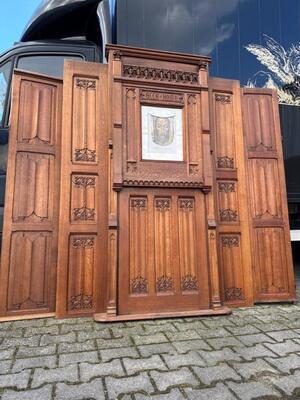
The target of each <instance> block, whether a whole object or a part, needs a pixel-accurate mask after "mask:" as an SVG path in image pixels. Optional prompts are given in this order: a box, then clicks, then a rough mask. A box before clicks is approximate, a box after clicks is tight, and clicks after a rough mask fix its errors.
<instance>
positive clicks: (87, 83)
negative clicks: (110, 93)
mask: <svg viewBox="0 0 300 400" xmlns="http://www.w3.org/2000/svg"><path fill="white" fill-rule="evenodd" d="M76 87H77V88H78V89H84V90H87V89H90V90H96V81H95V80H92V79H83V78H76Z"/></svg>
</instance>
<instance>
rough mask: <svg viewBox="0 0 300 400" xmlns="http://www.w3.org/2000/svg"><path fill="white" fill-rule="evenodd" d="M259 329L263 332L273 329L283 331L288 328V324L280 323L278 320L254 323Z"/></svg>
mask: <svg viewBox="0 0 300 400" xmlns="http://www.w3.org/2000/svg"><path fill="white" fill-rule="evenodd" d="M253 325H254V326H255V327H256V328H257V329H259V330H260V331H262V332H273V331H282V330H283V329H286V327H287V324H285V325H283V324H279V323H278V322H272V323H265V324H253Z"/></svg>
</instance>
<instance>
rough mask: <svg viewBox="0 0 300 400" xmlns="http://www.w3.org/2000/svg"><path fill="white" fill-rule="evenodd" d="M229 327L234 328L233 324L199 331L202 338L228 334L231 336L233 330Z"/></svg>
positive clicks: (219, 336) (220, 336)
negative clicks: (230, 330)
mask: <svg viewBox="0 0 300 400" xmlns="http://www.w3.org/2000/svg"><path fill="white" fill-rule="evenodd" d="M227 328H228V329H229V328H232V327H231V326H228V327H226V329H225V328H220V327H219V328H213V329H206V330H205V329H203V330H201V331H200V329H199V330H198V331H197V332H198V334H199V336H200V338H202V339H211V338H223V337H227V336H231V332H229V331H228V330H227Z"/></svg>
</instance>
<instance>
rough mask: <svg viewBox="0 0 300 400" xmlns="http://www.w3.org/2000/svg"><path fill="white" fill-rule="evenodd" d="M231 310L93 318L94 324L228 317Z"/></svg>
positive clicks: (101, 314) (97, 315) (104, 315)
mask: <svg viewBox="0 0 300 400" xmlns="http://www.w3.org/2000/svg"><path fill="white" fill-rule="evenodd" d="M231 313H232V310H231V309H230V308H228V307H224V306H223V307H220V308H218V309H210V308H209V309H207V310H191V311H172V312H160V313H148V314H128V315H116V316H110V315H109V314H106V313H100V314H94V316H93V318H94V321H96V322H113V321H116V322H117V321H140V320H146V319H159V318H177V317H201V316H202V317H204V316H210V315H211V316H214V315H230V314H231Z"/></svg>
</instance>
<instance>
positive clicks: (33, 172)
mask: <svg viewBox="0 0 300 400" xmlns="http://www.w3.org/2000/svg"><path fill="white" fill-rule="evenodd" d="M61 106H62V82H61V81H60V80H58V79H54V78H51V79H50V78H49V79H48V78H46V77H41V76H39V75H36V74H29V73H25V72H19V71H16V72H15V74H14V79H13V94H12V111H11V116H12V119H11V127H10V137H9V154H8V166H7V180H6V181H7V186H6V198H5V209H4V227H3V233H4V234H3V243H2V257H1V270H0V315H2V316H12V315H30V314H45V315H47V313H52V312H54V311H55V291H56V265H57V233H58V206H59V178H60V177H59V169H60V140H61Z"/></svg>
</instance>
